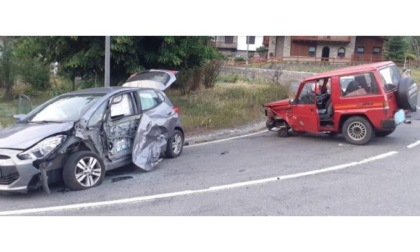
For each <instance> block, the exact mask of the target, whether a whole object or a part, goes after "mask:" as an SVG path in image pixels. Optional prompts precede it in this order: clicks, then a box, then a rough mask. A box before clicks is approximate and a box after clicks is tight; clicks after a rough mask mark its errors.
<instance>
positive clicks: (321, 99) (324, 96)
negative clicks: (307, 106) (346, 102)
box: [316, 93, 329, 104]
mask: <svg viewBox="0 0 420 252" xmlns="http://www.w3.org/2000/svg"><path fill="white" fill-rule="evenodd" d="M328 95H329V94H328V93H324V94H319V95H317V96H316V102H317V103H318V104H322V103H323V102H324V101H325V100H326V99H327V98H328Z"/></svg>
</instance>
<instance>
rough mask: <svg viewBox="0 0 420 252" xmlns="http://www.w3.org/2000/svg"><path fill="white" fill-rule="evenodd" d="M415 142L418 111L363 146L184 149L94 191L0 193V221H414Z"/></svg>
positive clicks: (305, 141)
mask: <svg viewBox="0 0 420 252" xmlns="http://www.w3.org/2000/svg"><path fill="white" fill-rule="evenodd" d="M419 140H420V113H418V114H416V115H415V116H414V117H413V118H412V123H411V124H410V125H406V124H403V125H400V126H399V127H398V128H397V129H396V131H395V132H394V133H393V134H391V135H390V136H388V137H385V138H375V139H374V140H373V141H372V142H371V143H370V144H368V145H365V146H355V145H350V144H348V143H347V142H346V141H345V140H344V138H343V137H342V136H341V135H339V136H336V137H329V136H324V135H319V136H317V135H310V134H304V135H299V136H298V135H296V136H291V137H288V138H278V137H277V135H276V133H275V132H260V133H256V134H252V135H249V136H244V137H240V138H235V139H227V140H226V141H221V142H213V143H206V144H202V145H192V146H188V147H186V148H185V149H184V152H183V154H182V155H181V157H179V158H177V159H164V160H163V161H162V162H161V163H160V164H159V165H158V167H157V168H156V169H155V170H153V171H151V172H147V173H145V172H140V171H138V170H136V169H135V168H134V167H126V168H123V169H119V170H116V171H112V172H111V173H110V174H108V175H107V176H106V178H105V181H104V182H103V184H102V185H100V186H98V187H96V188H93V189H90V190H85V191H65V190H64V188H63V185H60V184H59V185H55V186H52V187H51V194H46V193H44V192H43V191H39V192H33V193H30V194H26V195H0V215H35V216H36V215H47V216H67V215H71V216H73V215H75V216H84V215H93V216H113V215H116V216H215V215H216V216H255V215H258V216H265V215H269V216H395V215H396V216H417V215H420V201H419V200H418V199H419V198H420V183H418V181H419V178H420V169H419V168H420V167H419V164H420V155H418V153H419V149H420V144H419V143H420V141H419ZM417 141H419V142H417ZM417 144H419V145H417ZM121 178H126V179H122V180H119V181H113V180H115V179H121Z"/></svg>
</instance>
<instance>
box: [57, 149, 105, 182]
mask: <svg viewBox="0 0 420 252" xmlns="http://www.w3.org/2000/svg"><path fill="white" fill-rule="evenodd" d="M92 162H94V163H92ZM80 166H84V167H85V168H86V170H83V169H82V168H81V167H80ZM87 166H88V167H87ZM104 177H105V165H104V162H103V161H102V159H101V157H100V156H99V155H98V154H96V153H94V152H91V151H79V152H75V153H73V154H71V155H70V157H69V158H68V159H67V161H66V164H65V165H64V167H63V181H64V184H65V185H66V186H67V187H68V188H70V189H72V190H84V189H88V188H92V187H95V186H97V185H99V184H101V183H102V181H103V180H104Z"/></svg>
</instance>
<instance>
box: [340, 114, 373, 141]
mask: <svg viewBox="0 0 420 252" xmlns="http://www.w3.org/2000/svg"><path fill="white" fill-rule="evenodd" d="M343 135H344V137H345V138H346V140H347V142H349V143H351V144H357V145H363V144H366V143H368V142H369V141H370V140H371V139H372V136H373V129H372V125H371V124H370V122H369V121H368V120H366V119H365V118H363V117H360V116H353V117H350V118H349V119H347V120H346V121H345V122H344V125H343Z"/></svg>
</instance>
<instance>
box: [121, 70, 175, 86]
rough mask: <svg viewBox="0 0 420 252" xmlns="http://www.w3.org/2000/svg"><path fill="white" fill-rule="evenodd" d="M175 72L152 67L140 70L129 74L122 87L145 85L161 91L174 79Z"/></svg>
mask: <svg viewBox="0 0 420 252" xmlns="http://www.w3.org/2000/svg"><path fill="white" fill-rule="evenodd" d="M176 73H177V72H176V71H169V70H153V69H152V70H146V71H142V72H140V73H137V74H134V75H132V76H130V78H128V80H127V81H126V83H124V84H123V87H145V88H154V89H159V90H162V91H163V90H165V89H167V88H169V87H170V86H171V85H172V84H173V83H174V82H175V81H176V77H175V74H176Z"/></svg>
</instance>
